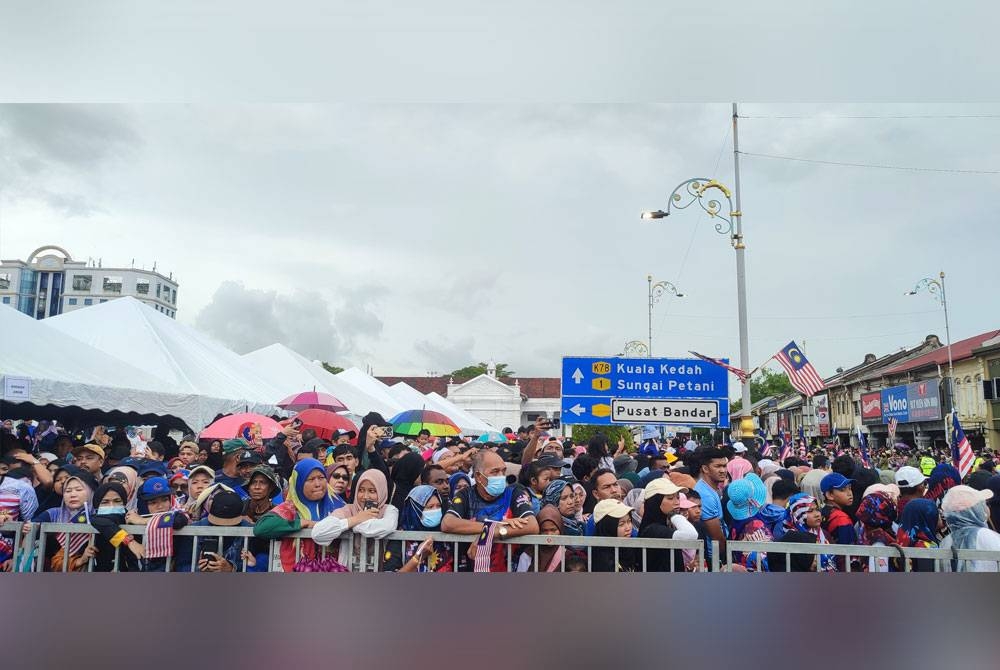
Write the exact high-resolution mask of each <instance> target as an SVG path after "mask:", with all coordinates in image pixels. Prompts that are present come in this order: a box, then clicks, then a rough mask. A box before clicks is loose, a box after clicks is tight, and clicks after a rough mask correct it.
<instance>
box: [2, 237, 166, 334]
mask: <svg viewBox="0 0 1000 670" xmlns="http://www.w3.org/2000/svg"><path fill="white" fill-rule="evenodd" d="M154 268H155V266H154ZM177 286H178V284H177V281H176V280H175V279H174V277H173V273H170V275H169V276H166V277H165V276H163V275H161V274H160V273H158V272H156V271H155V269H154V270H141V269H136V268H134V267H133V268H105V267H102V263H101V262H100V261H93V260H90V261H76V260H73V258H72V257H71V256H70V255H69V252H67V251H66V250H65V249H63V248H61V247H57V246H52V245H49V246H44V247H39V248H38V249H35V250H34V251H33V252H31V255H30V256H28V259H27V260H24V261H21V260H3V261H0V304H4V305H10V306H12V307H14V308H16V309H17V310H18V311H20V312H23V313H24V314H27V315H28V316H31V317H33V318H36V319H44V318H47V317H50V316H56V315H57V314H63V313H65V312H72V311H73V310H76V309H80V308H82V307H87V306H88V305H97V304H100V303H102V302H107V301H108V300H114V299H115V298H121V297H123V296H132V297H133V298H135V299H136V300H139V301H141V302H144V303H145V304H147V305H149V306H150V307H152V308H153V309H155V310H157V311H158V312H162V313H163V314H166V315H167V316H169V317H171V318H176V316H177Z"/></svg>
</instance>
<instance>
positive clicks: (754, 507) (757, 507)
mask: <svg viewBox="0 0 1000 670" xmlns="http://www.w3.org/2000/svg"><path fill="white" fill-rule="evenodd" d="M736 460H740V459H736ZM731 464H732V461H731V462H730V465H731ZM726 497H727V498H728V500H727V501H726V510H727V511H728V512H729V518H731V519H732V523H731V525H730V526H729V538H730V539H731V540H736V541H742V542H772V541H773V540H774V527H775V526H776V525H778V524H780V523H781V522H782V521H783V520H784V516H785V512H784V510H782V509H780V508H778V507H776V506H774V505H770V506H769V505H768V504H767V487H766V486H764V482H762V481H761V479H760V477H758V476H757V475H756V474H754V473H752V472H751V473H749V474H746V475H742V476H740V478H739V479H737V480H736V481H734V482H733V483H731V484H730V485H729V486H728V487H727V488H726ZM733 561H734V562H736V563H737V564H740V565H742V566H743V567H744V568H745V569H746V570H747V572H756V571H757V570H758V567H757V566H758V564H759V565H760V570H762V571H767V570H768V563H767V554H766V553H765V552H756V551H751V552H748V553H746V554H743V553H742V552H733Z"/></svg>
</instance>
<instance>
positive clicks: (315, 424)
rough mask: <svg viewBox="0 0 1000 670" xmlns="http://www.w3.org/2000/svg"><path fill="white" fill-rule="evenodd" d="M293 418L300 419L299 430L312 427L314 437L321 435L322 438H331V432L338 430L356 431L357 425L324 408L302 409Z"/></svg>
mask: <svg viewBox="0 0 1000 670" xmlns="http://www.w3.org/2000/svg"><path fill="white" fill-rule="evenodd" d="M295 418H296V419H302V426H301V428H300V429H299V430H305V429H306V428H312V429H313V430H315V431H316V437H322V438H323V439H324V440H329V439H331V438H332V437H333V433H334V432H335V431H338V430H352V431H354V432H355V433H356V432H358V427H357V426H355V425H354V424H353V423H351V422H350V420H348V419H345V418H344V417H342V416H340V415H339V414H334V413H333V412H328V411H327V410H325V409H307V410H303V411H301V412H299V413H298V414H296V415H295Z"/></svg>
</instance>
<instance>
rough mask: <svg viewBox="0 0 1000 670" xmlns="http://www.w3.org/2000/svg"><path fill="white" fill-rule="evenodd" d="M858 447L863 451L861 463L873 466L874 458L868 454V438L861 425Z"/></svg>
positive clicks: (868, 466)
mask: <svg viewBox="0 0 1000 670" xmlns="http://www.w3.org/2000/svg"><path fill="white" fill-rule="evenodd" d="M858 447H859V448H860V451H861V464H862V465H864V466H865V467H866V468H870V467H871V466H872V459H871V456H870V455H869V454H868V438H867V437H865V434H864V433H862V432H861V426H858Z"/></svg>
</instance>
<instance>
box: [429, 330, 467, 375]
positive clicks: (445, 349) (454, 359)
mask: <svg viewBox="0 0 1000 670" xmlns="http://www.w3.org/2000/svg"><path fill="white" fill-rule="evenodd" d="M474 345H475V340H474V339H473V337H472V336H471V335H466V336H465V337H460V338H457V339H435V340H433V341H432V340H417V341H416V342H414V343H413V348H414V350H415V351H416V352H417V355H418V356H419V357H420V359H421V360H423V361H424V362H426V363H427V369H428V370H429V371H432V372H438V373H440V374H447V373H448V372H450V371H452V370H456V369H458V368H461V367H464V366H466V365H469V364H470V363H474V362H477V361H478V360H479V359H477V358H475V357H474V356H473V353H472V349H473V347H474Z"/></svg>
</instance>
